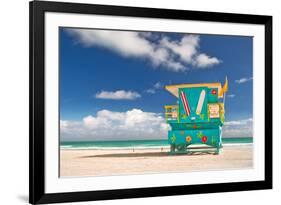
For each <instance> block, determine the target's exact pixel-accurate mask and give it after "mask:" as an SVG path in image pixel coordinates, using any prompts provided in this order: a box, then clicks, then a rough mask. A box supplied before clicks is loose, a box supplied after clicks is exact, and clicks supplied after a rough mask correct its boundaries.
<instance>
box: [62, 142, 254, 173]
mask: <svg viewBox="0 0 281 205" xmlns="http://www.w3.org/2000/svg"><path fill="white" fill-rule="evenodd" d="M60 152H61V156H60V176H61V177H72V176H73V177H77V176H108V175H128V174H145V173H167V172H186V171H207V170H226V169H245V168H251V167H252V166H253V149H252V146H250V145H247V146H225V147H223V148H222V150H221V153H220V154H219V155H213V154H211V153H194V154H192V155H169V154H168V149H163V148H162V149H161V148H159V149H158V148H155V149H124V150H94V149H92V150H73V149H72V150H71V149H61V151H60Z"/></svg>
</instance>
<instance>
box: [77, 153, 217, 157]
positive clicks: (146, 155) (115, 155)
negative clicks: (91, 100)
mask: <svg viewBox="0 0 281 205" xmlns="http://www.w3.org/2000/svg"><path fill="white" fill-rule="evenodd" d="M208 154H212V153H208V152H192V153H188V154H169V153H168V152H145V153H133V152H132V153H116V154H99V155H89V156H82V157H80V158H106V157H108V158H112V157H113V158H114V157H118V158H119V157H176V156H184V155H185V156H194V155H208Z"/></svg>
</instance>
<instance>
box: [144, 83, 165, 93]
mask: <svg viewBox="0 0 281 205" xmlns="http://www.w3.org/2000/svg"><path fill="white" fill-rule="evenodd" d="M162 87H163V85H162V83H160V82H157V83H155V84H154V85H153V86H152V88H149V89H147V90H145V92H146V93H149V94H155V93H156V90H158V89H160V88H162Z"/></svg>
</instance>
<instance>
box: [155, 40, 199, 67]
mask: <svg viewBox="0 0 281 205" xmlns="http://www.w3.org/2000/svg"><path fill="white" fill-rule="evenodd" d="M160 44H161V45H162V46H163V47H165V48H169V49H170V50H171V51H172V52H173V53H175V54H177V55H178V56H179V57H180V59H181V60H182V61H184V62H186V63H192V60H193V56H194V55H195V54H196V53H197V47H198V46H199V36H198V35H185V36H184V37H183V38H182V39H181V40H180V41H171V40H170V39H168V38H167V37H164V38H163V39H162V40H161V41H160Z"/></svg>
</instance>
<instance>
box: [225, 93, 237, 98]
mask: <svg viewBox="0 0 281 205" xmlns="http://www.w3.org/2000/svg"><path fill="white" fill-rule="evenodd" d="M227 97H229V98H234V97H235V95H234V94H229V95H227Z"/></svg>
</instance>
